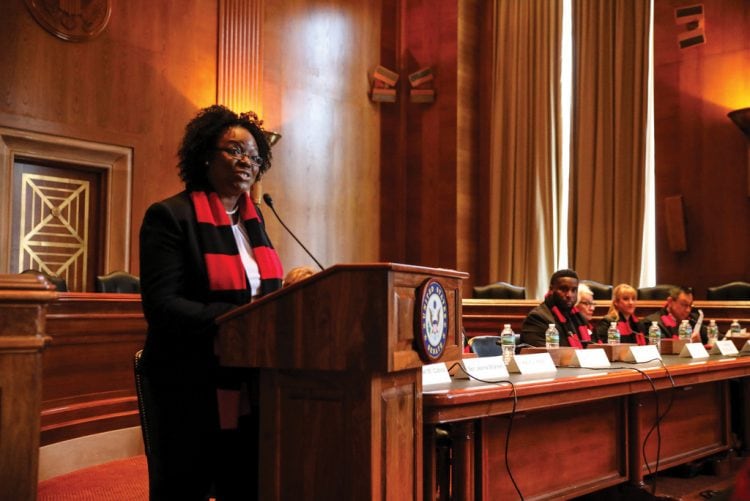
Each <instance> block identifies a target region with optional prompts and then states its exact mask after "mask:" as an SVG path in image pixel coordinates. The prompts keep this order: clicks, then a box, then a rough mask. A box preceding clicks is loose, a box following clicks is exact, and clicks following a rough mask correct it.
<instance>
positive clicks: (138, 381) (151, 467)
mask: <svg viewBox="0 0 750 501" xmlns="http://www.w3.org/2000/svg"><path fill="white" fill-rule="evenodd" d="M142 354H143V350H138V351H137V352H136V353H135V356H134V358H133V370H134V374H135V392H136V395H137V396H138V414H139V415H140V418H141V433H142V434H143V446H144V449H145V451H146V463H147V464H148V477H149V485H155V484H154V478H153V477H154V476H155V475H156V474H157V472H158V471H159V470H160V469H161V468H160V466H159V464H158V463H159V460H160V457H161V456H160V454H159V450H158V446H157V443H158V442H157V441H156V435H157V426H156V420H155V419H154V413H155V412H156V406H155V405H154V397H153V394H152V392H151V386H150V385H149V382H148V378H147V377H146V374H145V373H144V371H143V362H142V359H141V355H142Z"/></svg>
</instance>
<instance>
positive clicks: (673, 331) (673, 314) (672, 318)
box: [642, 287, 708, 344]
mask: <svg viewBox="0 0 750 501" xmlns="http://www.w3.org/2000/svg"><path fill="white" fill-rule="evenodd" d="M692 310H693V289H692V288H691V287H675V288H674V289H672V290H671V291H669V297H668V298H667V303H666V304H665V305H664V307H663V308H662V309H661V310H659V311H657V312H655V313H652V314H651V315H649V316H647V317H646V318H644V319H643V328H642V331H643V332H648V327H649V325H651V322H652V321H654V320H655V321H656V322H657V323H658V324H659V329H660V330H661V337H662V339H665V338H675V339H677V338H678V337H679V332H678V331H679V328H680V323H681V322H682V321H683V320H688V322H689V323H690V327H691V328H692V329H693V333H692V336H691V338H690V340H691V341H692V342H702V343H703V344H706V343H707V342H708V334H707V333H706V325H705V323H703V324H702V325H701V330H700V332H695V323H696V322H697V321H698V316H699V315H698V314H697V313H696V312H693V311H692Z"/></svg>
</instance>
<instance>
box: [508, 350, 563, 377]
mask: <svg viewBox="0 0 750 501" xmlns="http://www.w3.org/2000/svg"><path fill="white" fill-rule="evenodd" d="M508 370H509V371H510V372H520V373H521V374H524V375H528V374H548V373H550V372H557V367H555V362H553V361H552V357H551V356H550V355H549V353H530V354H528V355H516V356H515V357H513V360H511V361H510V364H509V365H508Z"/></svg>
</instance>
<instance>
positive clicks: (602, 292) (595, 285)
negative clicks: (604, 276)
mask: <svg viewBox="0 0 750 501" xmlns="http://www.w3.org/2000/svg"><path fill="white" fill-rule="evenodd" d="M580 283H582V284H586V285H588V286H589V289H591V292H593V293H594V299H612V286H611V285H607V284H603V283H600V282H595V281H593V280H581V282H580Z"/></svg>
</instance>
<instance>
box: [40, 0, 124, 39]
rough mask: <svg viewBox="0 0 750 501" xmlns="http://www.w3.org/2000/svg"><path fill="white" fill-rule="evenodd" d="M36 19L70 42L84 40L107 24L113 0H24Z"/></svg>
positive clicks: (47, 28) (94, 35)
mask: <svg viewBox="0 0 750 501" xmlns="http://www.w3.org/2000/svg"><path fill="white" fill-rule="evenodd" d="M25 2H26V6H27V7H28V8H29V11H31V14H32V15H33V16H34V19H36V21H37V22H38V23H39V24H40V25H41V26H42V27H43V28H44V29H45V30H47V31H49V32H50V33H52V34H53V35H55V36H56V37H59V38H62V39H63V40H66V41H68V42H85V41H87V40H91V39H92V38H94V37H96V36H97V35H99V34H100V33H101V32H102V31H104V29H105V28H106V27H107V24H108V23H109V16H110V14H111V13H112V7H111V5H110V0H25Z"/></svg>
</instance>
